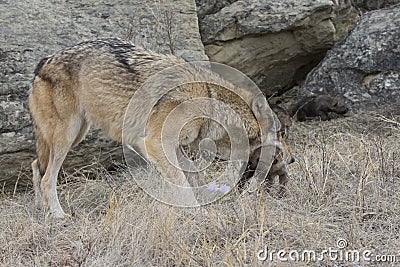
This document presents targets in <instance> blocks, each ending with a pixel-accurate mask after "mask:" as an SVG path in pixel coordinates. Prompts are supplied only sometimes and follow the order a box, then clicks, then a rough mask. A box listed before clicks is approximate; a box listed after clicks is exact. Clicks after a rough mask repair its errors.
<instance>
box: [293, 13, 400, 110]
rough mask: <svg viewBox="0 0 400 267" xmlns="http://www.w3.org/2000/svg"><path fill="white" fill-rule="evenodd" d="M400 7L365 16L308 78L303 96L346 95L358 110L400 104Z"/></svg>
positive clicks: (302, 92)
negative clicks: (320, 94)
mask: <svg viewBox="0 0 400 267" xmlns="http://www.w3.org/2000/svg"><path fill="white" fill-rule="evenodd" d="M399 29H400V7H397V8H393V9H381V10H376V11H371V12H368V13H365V14H364V15H363V16H362V18H361V20H360V21H359V23H358V24H357V25H356V27H354V29H353V30H352V31H351V32H350V34H349V35H348V37H346V38H345V39H344V40H343V41H341V42H340V43H338V44H337V45H335V47H334V48H333V49H332V50H330V51H329V52H328V53H327V55H326V57H325V59H324V60H323V61H322V62H321V63H320V64H319V65H318V66H317V67H316V68H315V69H314V70H313V71H312V72H311V73H310V74H309V75H308V78H307V80H306V82H305V84H304V86H302V87H301V88H300V91H299V94H300V96H309V95H313V94H316V93H317V94H318V93H329V94H333V95H336V94H341V95H344V96H345V97H346V98H347V99H348V100H349V102H350V104H351V105H352V106H353V107H354V108H355V109H358V108H373V107H375V106H379V105H382V104H387V103H393V104H395V103H399V101H400V48H399V43H400V31H399Z"/></svg>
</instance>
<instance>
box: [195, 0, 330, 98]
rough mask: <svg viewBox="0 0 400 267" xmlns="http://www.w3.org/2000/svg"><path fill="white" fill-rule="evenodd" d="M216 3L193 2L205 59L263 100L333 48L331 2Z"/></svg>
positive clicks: (246, 0) (301, 76) (267, 0)
mask: <svg viewBox="0 0 400 267" xmlns="http://www.w3.org/2000/svg"><path fill="white" fill-rule="evenodd" d="M217 2H218V1H213V0H207V1H205V2H203V1H201V0H198V1H197V5H198V8H199V16H200V18H199V23H200V32H201V37H202V41H203V43H204V44H205V48H206V53H207V55H208V56H209V58H210V60H212V61H216V62H221V63H225V64H227V65H230V66H232V67H234V68H237V69H239V70H241V71H242V72H244V73H245V74H247V75H248V76H250V78H252V79H253V80H254V81H255V82H256V83H257V84H258V85H259V86H260V88H261V89H262V90H263V91H264V92H266V93H267V94H268V95H271V94H273V93H275V92H276V91H282V90H285V89H287V88H290V87H292V86H293V85H294V84H296V83H298V82H299V81H302V80H304V78H305V76H306V74H307V73H308V72H309V71H310V70H311V69H312V68H313V67H314V66H316V65H317V64H318V62H319V61H320V60H321V59H322V58H323V57H324V55H325V53H326V51H327V50H328V49H330V48H331V47H332V46H333V44H334V42H335V28H334V25H333V23H332V18H333V17H334V12H333V7H334V3H333V2H332V1H331V0H318V1H311V0H286V1H272V0H257V1H249V0H239V1H227V0H225V1H222V3H219V4H216V3H217Z"/></svg>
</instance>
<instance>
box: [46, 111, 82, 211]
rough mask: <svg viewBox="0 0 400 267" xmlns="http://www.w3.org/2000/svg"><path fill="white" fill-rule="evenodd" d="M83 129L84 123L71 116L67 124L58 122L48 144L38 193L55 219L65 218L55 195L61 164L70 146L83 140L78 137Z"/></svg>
mask: <svg viewBox="0 0 400 267" xmlns="http://www.w3.org/2000/svg"><path fill="white" fill-rule="evenodd" d="M83 128H84V121H83V120H82V119H81V118H79V117H78V116H73V117H72V118H70V119H69V122H63V123H61V122H59V123H58V124H56V125H55V129H54V131H53V134H52V140H51V142H49V143H51V144H52V145H51V146H50V155H49V162H48V165H47V169H46V172H45V174H44V176H43V177H42V179H41V183H40V189H41V190H40V191H41V192H42V194H43V198H42V199H43V206H44V207H45V209H47V210H48V212H49V213H50V215H51V216H53V217H55V218H66V217H67V215H66V214H65V212H64V211H63V209H62V207H61V204H60V201H59V198H58V195H57V178H58V173H59V171H60V168H61V166H62V163H63V162H64V159H65V157H66V156H67V154H68V152H69V150H70V149H71V147H72V145H73V144H74V143H75V142H76V141H77V140H78V139H81V138H83V137H82V136H79V135H80V133H81V132H82V129H83Z"/></svg>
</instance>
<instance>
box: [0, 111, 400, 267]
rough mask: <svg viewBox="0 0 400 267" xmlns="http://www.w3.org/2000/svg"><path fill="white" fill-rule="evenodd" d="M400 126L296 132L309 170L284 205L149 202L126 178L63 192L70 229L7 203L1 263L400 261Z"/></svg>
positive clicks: (302, 168) (298, 172)
mask: <svg viewBox="0 0 400 267" xmlns="http://www.w3.org/2000/svg"><path fill="white" fill-rule="evenodd" d="M390 119H391V118H390ZM394 121H399V120H398V118H395V120H394ZM397 127H398V125H396V124H395V123H393V122H390V121H384V120H382V119H381V118H378V117H376V116H375V115H374V114H372V113H368V114H361V115H357V116H352V117H349V118H344V119H337V120H333V121H330V122H307V123H294V125H293V128H292V133H291V136H290V141H289V144H290V146H291V147H292V148H293V152H294V153H295V155H296V160H297V161H296V163H294V164H292V165H291V166H290V174H291V181H290V184H289V192H288V195H287V197H285V198H282V199H279V198H277V197H275V196H274V195H272V196H270V195H265V194H263V193H262V192H260V193H259V194H249V193H245V194H243V195H241V196H240V195H239V194H238V192H233V193H231V194H229V195H228V196H227V197H225V198H223V199H222V200H221V201H219V202H218V203H214V204H211V205H208V206H205V207H201V208H186V209H185V208H175V207H170V206H166V205H163V204H160V203H159V202H157V201H156V200H154V199H152V198H151V197H149V196H148V195H146V193H144V192H143V191H142V190H140V189H139V188H138V187H137V186H136V185H135V183H134V182H132V181H130V179H127V178H126V174H124V173H121V174H120V175H119V176H118V177H117V176H114V177H108V176H107V175H106V174H104V175H102V176H103V178H102V179H101V180H98V181H92V180H85V179H84V178H81V181H80V182H73V183H72V182H71V183H69V184H68V186H66V185H63V186H60V188H59V192H61V201H62V204H63V206H64V207H65V208H66V210H67V211H68V212H69V213H70V214H72V215H73V216H72V219H71V220H70V221H67V222H64V221H63V222H61V221H53V220H51V219H48V218H46V217H45V215H44V214H43V213H42V212H40V211H37V210H35V208H34V207H33V203H32V199H33V197H32V193H31V192H27V193H25V194H18V195H15V196H13V197H10V196H3V197H1V200H0V205H1V209H0V218H1V219H0V220H1V223H0V233H1V237H0V263H1V265H3V266H257V265H263V266H270V265H271V266H358V265H357V263H352V262H344V261H324V262H318V263H317V262H309V263H307V262H288V263H283V262H279V261H276V262H275V263H274V264H271V263H270V262H269V261H265V262H262V261H259V260H258V259H257V251H259V250H260V249H263V248H264V247H265V246H268V248H269V249H275V250H279V249H286V250H291V249H297V250H299V251H301V250H304V249H307V250H316V251H317V252H321V251H322V250H323V249H328V248H329V247H332V248H337V247H336V242H337V240H338V239H339V238H344V239H346V240H347V242H348V247H347V248H348V249H352V250H353V249H358V250H364V249H370V250H372V251H373V252H374V253H376V254H399V251H398V248H399V247H400V241H399V239H398V237H399V232H400V215H399V214H400V204H399V200H400V180H399V176H400V161H399V157H400V155H399V154H400V145H399V142H398V141H399V137H400V131H399V129H398V128H397ZM82 179H83V180H82ZM374 265H376V263H371V264H370V265H369V266H374ZM360 266H361V263H360ZM380 266H382V265H380ZM383 266H385V265H383ZM388 266H390V265H389V264H388ZM393 266H394V265H393Z"/></svg>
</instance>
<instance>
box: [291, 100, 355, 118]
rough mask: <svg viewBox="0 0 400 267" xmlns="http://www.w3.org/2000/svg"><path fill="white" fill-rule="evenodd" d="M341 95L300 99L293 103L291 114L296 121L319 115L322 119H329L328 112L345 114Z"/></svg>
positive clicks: (344, 102)
mask: <svg viewBox="0 0 400 267" xmlns="http://www.w3.org/2000/svg"><path fill="white" fill-rule="evenodd" d="M348 110H349V109H348V107H347V105H346V100H345V98H344V97H343V96H331V95H317V96H311V97H305V98H303V99H300V100H299V101H298V102H297V103H296V104H294V105H293V107H292V111H291V114H290V115H291V116H292V117H295V118H296V119H297V120H298V121H305V120H307V119H311V118H313V117H319V118H320V119H321V120H323V121H327V120H330V119H331V117H330V116H329V113H330V112H332V113H336V114H345V113H347V112H348Z"/></svg>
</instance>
